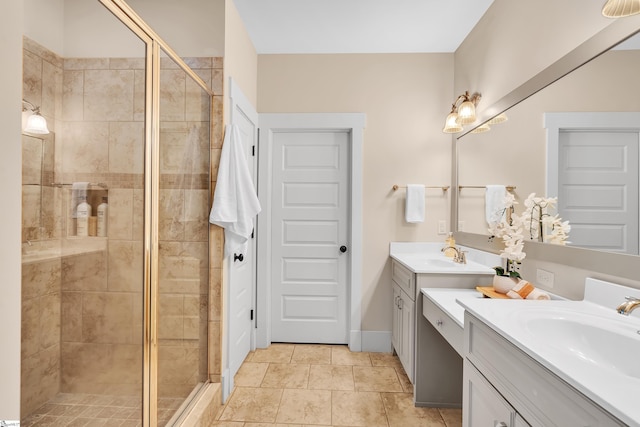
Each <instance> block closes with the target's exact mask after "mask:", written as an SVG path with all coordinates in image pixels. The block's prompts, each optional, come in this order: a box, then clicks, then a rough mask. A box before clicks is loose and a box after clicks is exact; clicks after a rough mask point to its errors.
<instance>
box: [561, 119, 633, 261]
mask: <svg viewBox="0 0 640 427" xmlns="http://www.w3.org/2000/svg"><path fill="white" fill-rule="evenodd" d="M638 159H639V157H638V132H637V131H636V132H633V131H615V130H562V131H560V135H559V158H558V166H559V168H558V212H559V214H560V216H561V217H562V218H563V219H564V220H569V221H570V225H571V232H570V234H569V240H570V241H571V244H572V245H575V246H580V247H586V248H590V249H600V250H607V251H616V252H624V253H629V254H638V233H639V230H638Z"/></svg>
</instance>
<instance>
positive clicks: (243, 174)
mask: <svg viewBox="0 0 640 427" xmlns="http://www.w3.org/2000/svg"><path fill="white" fill-rule="evenodd" d="M245 155H246V154H245V152H244V148H243V145H242V141H241V137H240V129H239V128H238V126H237V125H230V126H227V129H226V133H225V136H224V142H223V145H222V152H221V154H220V165H219V167H218V178H217V182H216V188H215V194H214V196H213V206H212V208H211V213H210V215H209V222H211V223H212V224H216V225H218V226H220V227H222V228H224V240H225V242H224V256H225V257H227V256H229V255H232V254H233V253H239V254H242V253H244V252H245V249H246V246H247V240H249V237H250V236H251V233H252V232H253V218H254V217H255V216H256V215H257V214H258V213H259V212H260V202H259V201H258V197H257V195H256V190H255V188H254V186H253V180H252V179H251V174H250V173H249V168H248V166H247V160H246V158H245Z"/></svg>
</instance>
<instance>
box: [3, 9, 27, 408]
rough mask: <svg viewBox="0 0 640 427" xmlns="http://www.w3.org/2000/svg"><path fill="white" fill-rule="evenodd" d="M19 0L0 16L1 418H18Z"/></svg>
mask: <svg viewBox="0 0 640 427" xmlns="http://www.w3.org/2000/svg"><path fill="white" fill-rule="evenodd" d="M22 24H23V4H22V2H7V3H6V4H4V5H3V8H2V14H1V16H0V51H1V52H2V56H3V59H4V61H5V65H4V66H3V67H2V69H1V70H0V93H2V97H1V98H0V140H2V158H1V159H0V194H2V201H3V203H5V206H7V207H8V208H5V209H3V210H2V212H0V235H2V245H0V271H2V283H3V285H2V286H1V287H0V312H2V318H3V322H4V325H7V327H2V328H0V342H1V343H2V348H3V351H2V353H0V378H2V387H0V419H3V420H18V419H20V316H21V293H20V282H21V236H20V233H21V206H22V199H21V194H22V193H21V181H20V180H19V179H18V180H16V177H19V176H21V174H22V161H21V159H22V149H21V147H22V145H21V143H20V141H21V139H20V123H21V116H20V108H19V106H20V105H21V104H20V100H21V98H22V93H21V89H22V33H23V28H22Z"/></svg>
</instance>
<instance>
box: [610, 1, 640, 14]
mask: <svg viewBox="0 0 640 427" xmlns="http://www.w3.org/2000/svg"><path fill="white" fill-rule="evenodd" d="M638 13H640V0H607V2H606V3H605V4H604V7H603V8H602V15H604V16H606V17H607V18H622V17H624V16H630V15H635V14H638Z"/></svg>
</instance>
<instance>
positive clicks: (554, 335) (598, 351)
mask: <svg viewBox="0 0 640 427" xmlns="http://www.w3.org/2000/svg"><path fill="white" fill-rule="evenodd" d="M616 315H617V314H616ZM513 317H514V322H518V323H521V325H520V326H521V327H522V330H523V331H526V332H528V333H530V334H532V335H534V336H537V337H544V339H545V342H546V344H547V345H549V346H552V347H554V348H555V350H557V351H560V352H566V353H568V354H570V355H572V356H574V357H577V358H579V359H581V360H582V361H585V362H587V363H590V364H593V365H594V367H595V366H597V367H599V368H604V369H607V370H610V371H613V372H615V373H617V374H619V375H623V376H628V377H634V378H636V379H640V363H638V355H639V354H640V320H638V319H636V318H629V317H624V318H622V317H621V319H619V320H618V319H615V318H614V317H612V316H607V317H605V316H599V315H593V314H587V313H581V312H577V311H566V310H565V311H559V310H554V309H531V310H522V311H520V312H517V313H515V314H514V316H513Z"/></svg>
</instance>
